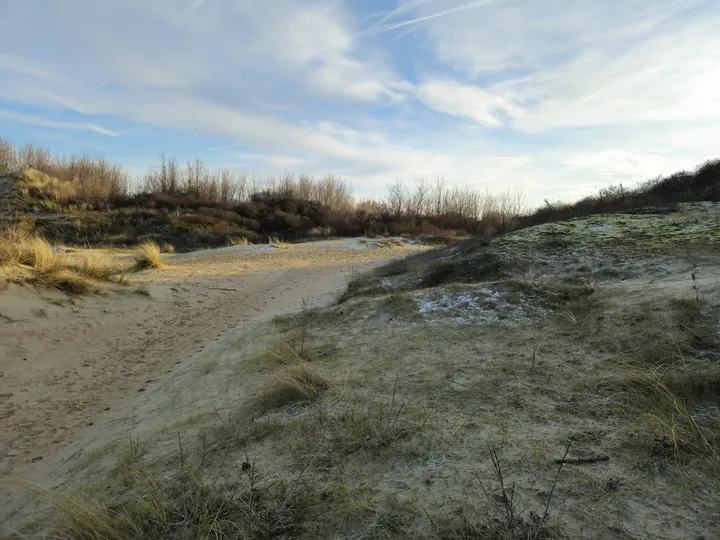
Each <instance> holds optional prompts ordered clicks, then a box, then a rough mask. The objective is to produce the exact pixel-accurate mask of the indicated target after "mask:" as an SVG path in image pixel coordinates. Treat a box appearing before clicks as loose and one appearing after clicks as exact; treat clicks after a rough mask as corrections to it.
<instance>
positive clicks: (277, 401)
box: [261, 362, 330, 409]
mask: <svg viewBox="0 0 720 540" xmlns="http://www.w3.org/2000/svg"><path fill="white" fill-rule="evenodd" d="M329 387H330V383H329V382H328V380H327V379H326V378H325V377H324V376H323V375H322V374H321V373H320V372H319V371H318V370H317V369H315V368H314V367H312V366H311V365H310V364H308V363H307V362H303V363H298V364H296V365H293V366H290V367H288V368H286V369H285V370H283V371H281V372H280V373H279V375H278V378H277V379H276V380H275V381H273V383H272V384H271V385H270V386H269V388H267V389H266V390H265V392H263V395H262V396H261V404H262V406H263V407H265V408H266V409H277V408H280V407H284V406H285V405H292V404H298V403H305V402H310V401H315V400H317V399H318V398H319V397H320V395H321V394H322V392H323V391H324V390H327V389H328V388H329Z"/></svg>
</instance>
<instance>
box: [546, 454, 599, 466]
mask: <svg viewBox="0 0 720 540" xmlns="http://www.w3.org/2000/svg"><path fill="white" fill-rule="evenodd" d="M609 459H610V456H605V455H599V456H588V457H577V458H572V457H571V458H569V457H563V458H555V463H559V464H560V465H564V464H565V463H567V464H569V465H582V464H583V463H597V462H598V461H608V460H609Z"/></svg>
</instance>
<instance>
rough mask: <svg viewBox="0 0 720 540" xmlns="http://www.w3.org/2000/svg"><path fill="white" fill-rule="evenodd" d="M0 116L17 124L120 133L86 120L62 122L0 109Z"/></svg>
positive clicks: (109, 133) (111, 133) (116, 134)
mask: <svg viewBox="0 0 720 540" xmlns="http://www.w3.org/2000/svg"><path fill="white" fill-rule="evenodd" d="M0 118H2V119H4V120H9V121H11V122H17V123H19V124H26V125H31V126H40V127H46V128H51V129H59V130H71V131H92V132H95V133H100V134H102V135H107V136H108V137H117V136H118V135H120V133H118V132H116V131H111V130H109V129H105V128H104V127H102V126H99V125H97V124H93V123H88V122H62V121H57V120H51V119H49V118H43V117H39V116H32V115H28V114H22V113H18V112H13V111H4V110H0Z"/></svg>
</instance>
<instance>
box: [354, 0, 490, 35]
mask: <svg viewBox="0 0 720 540" xmlns="http://www.w3.org/2000/svg"><path fill="white" fill-rule="evenodd" d="M493 1H495V0H477V1H475V2H467V3H465V4H462V5H460V6H457V7H453V8H449V9H444V10H442V11H437V12H435V13H430V14H428V15H423V16H421V17H415V18H413V19H407V20H404V21H397V22H388V21H390V19H392V18H393V17H394V16H397V15H399V14H401V13H405V12H407V11H408V10H410V9H412V8H413V7H416V6H422V5H427V4H429V2H427V1H425V2H411V3H410V4H406V5H403V6H402V7H401V9H397V10H394V11H392V12H390V13H389V14H387V15H386V16H384V17H383V18H382V19H381V20H380V21H379V22H378V23H376V24H375V25H374V26H373V27H371V28H369V29H368V30H366V31H364V32H363V33H362V34H361V35H366V36H373V35H377V34H382V33H385V32H390V31H392V30H397V29H398V28H403V27H405V26H410V25H413V24H417V23H421V22H425V21H430V20H432V19H437V18H439V17H446V16H448V15H453V14H455V13H461V12H463V11H467V10H469V9H475V8H479V7H481V6H484V5H486V4H489V3H491V2H493Z"/></svg>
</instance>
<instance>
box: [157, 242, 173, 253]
mask: <svg viewBox="0 0 720 540" xmlns="http://www.w3.org/2000/svg"><path fill="white" fill-rule="evenodd" d="M160 247H161V249H162V252H163V253H175V246H173V245H172V244H171V243H170V242H164V243H163V245H162V246H160Z"/></svg>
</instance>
